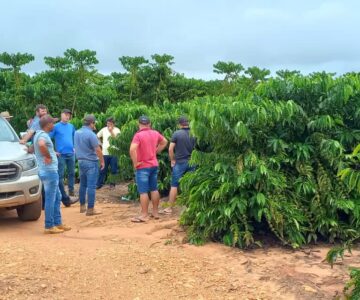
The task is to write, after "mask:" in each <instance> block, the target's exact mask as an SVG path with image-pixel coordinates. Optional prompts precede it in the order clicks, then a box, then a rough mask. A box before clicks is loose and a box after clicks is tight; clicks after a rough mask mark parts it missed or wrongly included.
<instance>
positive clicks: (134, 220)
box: [131, 217, 147, 223]
mask: <svg viewBox="0 0 360 300" xmlns="http://www.w3.org/2000/svg"><path fill="white" fill-rule="evenodd" d="M146 221H147V220H146V219H143V218H142V217H134V218H132V219H131V222H133V223H145V222H146Z"/></svg>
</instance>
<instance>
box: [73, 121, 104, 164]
mask: <svg viewBox="0 0 360 300" xmlns="http://www.w3.org/2000/svg"><path fill="white" fill-rule="evenodd" d="M98 145H99V141H98V139H97V137H96V134H95V133H94V132H93V131H92V130H91V128H90V127H88V126H83V127H81V128H80V129H79V130H77V131H76V132H75V136H74V146H75V153H76V157H77V159H78V160H89V161H97V160H98V157H97V155H96V151H95V150H96V147H97V146H98Z"/></svg>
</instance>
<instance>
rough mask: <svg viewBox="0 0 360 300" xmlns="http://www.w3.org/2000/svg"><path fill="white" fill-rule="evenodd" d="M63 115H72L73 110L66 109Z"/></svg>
mask: <svg viewBox="0 0 360 300" xmlns="http://www.w3.org/2000/svg"><path fill="white" fill-rule="evenodd" d="M62 113H64V114H70V115H72V112H71V110H70V109H67V108H64V109H63V110H62Z"/></svg>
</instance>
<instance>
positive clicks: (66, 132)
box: [49, 122, 75, 154]
mask: <svg viewBox="0 0 360 300" xmlns="http://www.w3.org/2000/svg"><path fill="white" fill-rule="evenodd" d="M74 134H75V127H74V125H73V124H70V123H63V122H59V123H56V124H55V126H54V129H53V130H52V131H51V132H50V133H49V135H50V137H51V138H53V139H55V146H56V151H57V152H59V153H60V154H72V153H74Z"/></svg>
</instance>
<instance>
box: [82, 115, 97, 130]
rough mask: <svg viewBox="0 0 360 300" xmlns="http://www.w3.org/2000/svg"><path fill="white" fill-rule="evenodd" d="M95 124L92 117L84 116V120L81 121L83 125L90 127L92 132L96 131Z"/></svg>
mask: <svg viewBox="0 0 360 300" xmlns="http://www.w3.org/2000/svg"><path fill="white" fill-rule="evenodd" d="M95 122H96V119H95V116H94V115H86V116H85V118H84V119H83V125H84V126H88V127H90V128H91V129H92V130H95V129H96V127H95Z"/></svg>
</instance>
